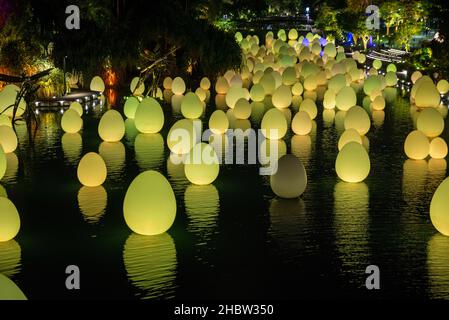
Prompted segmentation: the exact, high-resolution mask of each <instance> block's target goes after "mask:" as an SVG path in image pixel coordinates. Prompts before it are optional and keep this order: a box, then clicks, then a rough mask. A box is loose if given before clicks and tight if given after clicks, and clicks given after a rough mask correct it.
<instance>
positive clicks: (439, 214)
mask: <svg viewBox="0 0 449 320" xmlns="http://www.w3.org/2000/svg"><path fill="white" fill-rule="evenodd" d="M448 194H449V178H446V179H444V181H443V182H442V183H441V184H440V185H439V186H438V188H437V190H436V191H435V193H434V195H433V197H432V201H431V202H430V220H431V221H432V224H433V226H434V227H435V229H437V230H438V231H439V232H440V233H442V234H444V235H445V236H449V197H448V196H447V195H448Z"/></svg>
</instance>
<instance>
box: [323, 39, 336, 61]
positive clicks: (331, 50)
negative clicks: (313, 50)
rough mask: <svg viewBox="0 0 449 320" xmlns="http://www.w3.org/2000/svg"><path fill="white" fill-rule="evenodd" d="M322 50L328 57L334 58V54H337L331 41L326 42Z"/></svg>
mask: <svg viewBox="0 0 449 320" xmlns="http://www.w3.org/2000/svg"><path fill="white" fill-rule="evenodd" d="M323 52H324V54H326V55H327V56H328V57H330V58H335V56H336V55H337V49H336V48H335V44H333V43H332V42H329V43H328V44H326V45H325V46H324V50H323Z"/></svg>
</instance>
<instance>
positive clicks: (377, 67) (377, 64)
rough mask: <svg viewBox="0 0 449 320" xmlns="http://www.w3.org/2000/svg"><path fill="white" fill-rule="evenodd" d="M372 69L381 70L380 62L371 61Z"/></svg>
mask: <svg viewBox="0 0 449 320" xmlns="http://www.w3.org/2000/svg"><path fill="white" fill-rule="evenodd" d="M373 67H374V68H376V69H377V70H380V68H382V61H380V60H374V61H373Z"/></svg>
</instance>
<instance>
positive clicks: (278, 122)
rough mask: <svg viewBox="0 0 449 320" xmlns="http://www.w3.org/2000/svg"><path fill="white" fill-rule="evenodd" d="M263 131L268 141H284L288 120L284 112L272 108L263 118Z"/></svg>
mask: <svg viewBox="0 0 449 320" xmlns="http://www.w3.org/2000/svg"><path fill="white" fill-rule="evenodd" d="M261 129H262V134H263V135H264V136H265V137H266V138H267V139H274V140H277V139H282V138H283V137H284V136H285V134H286V133H287V119H286V118H285V116H284V114H283V113H282V111H280V110H279V109H277V108H272V109H270V110H268V111H267V112H266V113H265V115H264V116H263V118H262V123H261Z"/></svg>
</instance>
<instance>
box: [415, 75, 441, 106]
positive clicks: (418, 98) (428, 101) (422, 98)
mask: <svg viewBox="0 0 449 320" xmlns="http://www.w3.org/2000/svg"><path fill="white" fill-rule="evenodd" d="M415 104H416V106H417V107H420V108H426V107H433V108H437V107H438V106H439V105H440V93H439V92H438V90H437V87H436V86H435V84H434V83H433V82H432V81H423V83H422V84H421V85H420V86H419V87H418V89H417V90H416V94H415Z"/></svg>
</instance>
